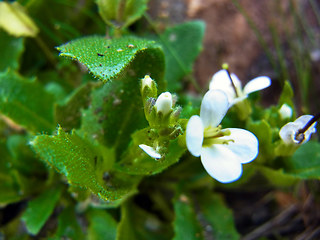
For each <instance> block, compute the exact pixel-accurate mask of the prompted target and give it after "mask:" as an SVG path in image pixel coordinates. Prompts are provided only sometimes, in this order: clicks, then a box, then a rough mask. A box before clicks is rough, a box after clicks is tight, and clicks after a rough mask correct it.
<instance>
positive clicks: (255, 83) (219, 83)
mask: <svg viewBox="0 0 320 240" xmlns="http://www.w3.org/2000/svg"><path fill="white" fill-rule="evenodd" d="M230 76H231V78H232V82H233V83H232V82H231V79H230V77H229V74H228V72H227V70H224V69H223V70H220V71H218V72H217V73H215V74H214V75H213V77H212V79H211V82H210V85H209V89H210V90H222V91H224V92H225V93H226V94H227V96H228V100H229V102H230V103H231V105H233V104H235V103H237V102H239V101H242V100H243V99H245V98H247V97H248V94H250V93H252V92H256V91H259V90H262V89H264V88H267V87H269V86H270V85H271V80H270V78H269V77H266V76H261V77H257V78H254V79H252V80H251V81H249V82H248V83H247V84H246V85H245V86H244V88H243V89H242V87H241V82H240V80H239V79H238V77H237V76H236V75H235V74H233V73H231V74H230Z"/></svg>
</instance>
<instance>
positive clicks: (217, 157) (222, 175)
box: [201, 144, 242, 183]
mask: <svg viewBox="0 0 320 240" xmlns="http://www.w3.org/2000/svg"><path fill="white" fill-rule="evenodd" d="M201 162H202V165H203V167H204V168H205V170H206V171H207V172H208V174H209V175H210V176H211V177H213V178H215V179H216V180H218V181H219V182H222V183H229V182H233V181H236V180H237V179H239V178H240V176H241V174H242V166H241V163H240V162H239V161H238V158H237V157H236V156H235V155H234V153H232V152H231V151H230V150H229V149H228V148H227V147H226V145H222V144H214V145H212V146H211V147H207V148H202V152H201Z"/></svg>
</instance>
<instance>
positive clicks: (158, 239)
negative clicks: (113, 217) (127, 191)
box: [116, 201, 172, 240]
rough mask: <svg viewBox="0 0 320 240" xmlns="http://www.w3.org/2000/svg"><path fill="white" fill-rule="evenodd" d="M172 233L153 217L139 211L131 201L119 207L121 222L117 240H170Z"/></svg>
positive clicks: (166, 226)
mask: <svg viewBox="0 0 320 240" xmlns="http://www.w3.org/2000/svg"><path fill="white" fill-rule="evenodd" d="M171 235H172V232H171V229H170V228H169V226H168V225H165V224H163V223H162V222H161V221H160V220H159V219H158V218H157V217H156V216H155V215H153V214H151V213H149V212H147V211H145V210H143V209H141V208H140V207H138V206H137V205H135V204H134V203H133V202H132V201H126V202H125V203H124V204H122V206H121V220H120V222H119V224H118V228H117V238H116V239H117V240H127V239H130V240H141V239H152V240H163V239H171V238H172V236H171Z"/></svg>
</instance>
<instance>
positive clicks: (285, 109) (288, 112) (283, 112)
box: [279, 103, 292, 119]
mask: <svg viewBox="0 0 320 240" xmlns="http://www.w3.org/2000/svg"><path fill="white" fill-rule="evenodd" d="M279 114H280V117H281V119H288V118H291V117H292V108H291V107H290V106H289V105H288V104H286V103H285V104H282V106H281V108H280V109H279Z"/></svg>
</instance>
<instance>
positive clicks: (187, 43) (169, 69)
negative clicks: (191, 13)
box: [159, 21, 205, 92]
mask: <svg viewBox="0 0 320 240" xmlns="http://www.w3.org/2000/svg"><path fill="white" fill-rule="evenodd" d="M204 31H205V24H204V22H202V21H192V22H187V23H183V24H180V25H177V26H175V27H172V28H168V29H166V31H165V32H164V33H163V34H162V35H160V39H159V40H160V42H161V44H162V45H163V50H164V52H165V56H166V74H165V79H166V80H167V82H168V90H169V91H170V92H175V91H177V90H179V89H181V86H182V85H181V82H180V81H181V79H182V77H184V76H186V75H187V74H189V73H191V71H192V69H193V63H194V61H195V59H196V57H197V56H198V55H199V53H200V51H201V50H202V41H203V37H204Z"/></svg>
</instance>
